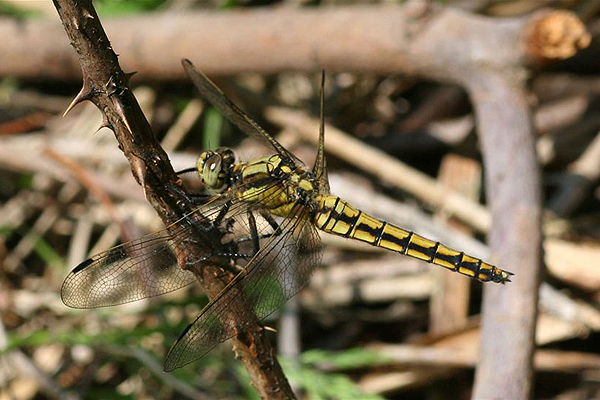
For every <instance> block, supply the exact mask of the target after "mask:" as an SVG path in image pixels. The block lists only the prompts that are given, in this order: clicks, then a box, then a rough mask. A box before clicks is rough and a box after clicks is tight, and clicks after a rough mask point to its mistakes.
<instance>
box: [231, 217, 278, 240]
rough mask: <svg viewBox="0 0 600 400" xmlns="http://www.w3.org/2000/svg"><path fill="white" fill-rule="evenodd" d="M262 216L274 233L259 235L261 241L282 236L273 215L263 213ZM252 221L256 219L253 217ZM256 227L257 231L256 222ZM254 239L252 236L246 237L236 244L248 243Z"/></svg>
mask: <svg viewBox="0 0 600 400" xmlns="http://www.w3.org/2000/svg"><path fill="white" fill-rule="evenodd" d="M260 216H261V217H263V218H264V219H265V221H267V223H268V224H269V225H270V226H271V228H272V229H273V232H271V233H263V234H260V235H257V237H258V239H259V240H260V239H268V238H270V237H274V236H279V235H280V234H281V227H280V226H279V224H278V223H277V221H275V219H274V218H273V216H272V215H271V214H268V213H266V212H264V211H261V213H260ZM252 219H253V220H254V217H252ZM254 225H255V229H256V221H255V220H254ZM251 229H252V228H251ZM253 239H254V238H253V236H252V235H250V237H244V238H240V239H238V240H236V243H238V244H239V243H244V242H248V241H250V240H253Z"/></svg>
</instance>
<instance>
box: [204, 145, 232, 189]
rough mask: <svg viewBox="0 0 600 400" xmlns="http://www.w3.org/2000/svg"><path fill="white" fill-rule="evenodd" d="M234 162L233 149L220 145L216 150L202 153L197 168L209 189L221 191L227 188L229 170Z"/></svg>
mask: <svg viewBox="0 0 600 400" xmlns="http://www.w3.org/2000/svg"><path fill="white" fill-rule="evenodd" d="M234 162H235V155H234V154H233V151H232V150H231V149H228V148H225V147H220V148H218V149H217V150H216V151H212V150H209V151H205V152H203V153H202V154H200V157H198V162H197V163H196V168H198V175H199V176H200V179H202V182H203V183H204V184H205V185H206V187H207V188H208V190H209V191H211V192H213V193H221V192H223V191H224V190H225V189H227V186H228V177H229V172H230V170H231V166H232V165H233V164H234Z"/></svg>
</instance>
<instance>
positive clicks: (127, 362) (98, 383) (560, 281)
mask: <svg viewBox="0 0 600 400" xmlns="http://www.w3.org/2000/svg"><path fill="white" fill-rule="evenodd" d="M364 3H369V4H378V3H380V2H377V1H370V2H348V1H343V2H336V1H326V2H314V1H304V0H282V1H281V0H280V1H264V0H208V1H193V0H127V1H116V0H105V1H95V2H94V5H95V6H96V8H97V11H98V13H99V15H100V17H101V19H102V22H103V23H104V24H105V27H106V31H107V35H108V36H109V38H110V39H111V40H113V37H112V33H113V32H115V34H116V36H118V37H120V38H121V40H122V41H123V42H122V43H127V45H125V44H124V45H123V47H124V48H127V49H129V50H131V49H135V50H136V51H139V53H134V54H121V56H122V57H123V58H121V61H122V67H123V69H124V70H125V71H126V72H128V71H131V70H134V69H139V70H140V73H139V74H138V75H136V76H134V77H133V78H132V79H131V81H130V84H131V87H132V88H133V90H134V93H135V96H136V98H137V99H138V101H139V102H140V104H141V106H142V109H143V110H144V113H145V115H146V117H147V118H148V120H149V121H150V123H151V125H152V128H153V130H154V132H155V133H156V135H157V137H158V139H159V140H160V141H161V144H162V145H163V147H164V148H165V150H166V151H167V152H168V154H169V157H170V159H171V161H172V163H173V166H174V169H175V170H180V169H183V168H188V167H193V166H194V165H195V160H196V157H197V156H198V154H199V153H200V152H201V151H202V150H205V149H215V148H217V147H219V146H228V147H232V148H233V149H234V150H235V151H236V153H237V154H238V156H239V158H240V159H241V160H249V159H252V158H254V157H257V156H261V155H264V154H266V152H267V151H268V150H265V149H264V148H263V147H261V146H260V145H259V144H257V143H256V142H254V141H252V140H251V139H248V138H247V137H245V136H244V135H243V134H242V133H241V132H239V131H238V130H237V129H236V128H235V127H233V126H232V125H231V124H230V123H229V122H228V121H226V120H224V118H223V117H222V116H221V115H220V114H219V113H218V112H217V111H216V110H215V109H213V108H212V107H211V106H210V105H207V104H206V103H205V102H204V101H203V100H202V99H200V98H199V96H197V94H196V92H195V89H194V88H193V85H192V84H191V82H189V81H187V80H186V79H185V77H184V75H183V71H182V69H181V67H180V60H179V59H169V58H166V57H164V55H163V54H162V53H161V52H160V51H159V49H161V46H162V45H164V44H162V43H158V42H157V43H155V44H154V45H152V46H156V47H155V49H157V51H156V52H155V53H150V54H147V53H144V52H147V51H148V49H149V48H150V49H151V48H153V47H152V46H150V47H147V45H146V44H139V46H138V47H136V43H138V41H139V43H146V42H142V39H141V38H138V37H135V33H136V32H139V30H138V29H135V26H141V27H143V28H141V29H142V30H143V29H146V30H147V32H148V35H149V36H152V35H155V37H164V38H166V40H168V41H171V42H169V45H172V46H174V47H176V46H179V44H178V43H177V40H176V38H172V37H169V33H168V32H169V31H168V30H167V31H165V32H162V34H161V32H152V30H153V26H154V25H152V22H151V21H152V18H154V17H156V16H160V18H161V21H168V20H169V16H170V15H182V14H185V15H189V16H191V15H193V14H194V13H199V14H202V13H206V12H219V13H220V12H223V13H226V12H238V13H241V14H240V15H243V13H244V12H247V11H249V10H251V9H255V8H259V7H260V8H262V9H286V8H289V9H297V8H309V9H311V10H313V11H314V12H319V10H321V9H322V8H325V7H329V8H331V7H332V6H342V5H354V4H364ZM384 3H390V2H384ZM391 3H396V2H391ZM402 3H403V2H398V4H402ZM422 3H423V4H425V3H428V2H426V1H423V2H422ZM430 4H432V5H434V6H436V7H449V8H454V9H457V10H461V12H464V13H469V14H474V15H481V16H485V17H487V18H490V19H496V20H498V21H501V20H505V19H506V20H508V19H514V20H518V19H519V18H526V17H527V16H529V15H532V13H535V12H536V11H538V10H540V9H542V8H545V7H552V8H554V9H560V10H569V11H571V12H573V13H574V15H576V16H577V17H578V18H579V19H580V20H581V21H582V22H583V23H584V24H585V27H586V29H587V31H589V33H590V34H591V44H590V45H589V47H587V49H585V50H582V51H580V52H578V53H577V54H576V55H575V56H574V57H563V58H565V59H564V60H556V61H552V62H540V63H538V64H535V65H530V66H529V68H530V69H529V72H530V76H529V77H528V81H527V82H528V83H527V90H528V92H527V104H528V105H529V106H530V107H531V112H532V117H533V125H534V128H535V133H536V138H535V140H536V149H537V156H538V160H539V163H540V165H541V167H542V169H543V175H542V178H543V189H544V207H545V211H544V221H543V230H544V235H545V238H544V243H543V248H544V273H543V283H542V286H541V289H540V314H539V317H538V327H537V334H536V343H537V346H538V348H539V349H540V351H539V352H538V356H539V357H538V359H536V373H535V387H534V393H533V397H534V398H547V399H591V398H598V397H600V354H599V353H600V346H598V343H600V334H599V333H598V332H599V330H600V307H599V306H600V186H599V185H598V178H599V176H600V135H599V131H600V108H599V104H600V96H599V95H600V77H599V76H598V67H599V66H600V65H599V63H598V60H600V57H599V53H598V52H599V48H598V45H597V43H598V41H597V37H598V34H599V33H600V2H598V1H597V0H556V1H550V0H539V1H529V0H515V1H486V0H480V1H475V0H446V1H440V2H436V1H432V2H430ZM120 21H121V22H120ZM123 21H128V22H127V23H126V24H124V23H123ZM129 23H131V25H128V24H129ZM135 24H140V25H135ZM144 24H145V25H144ZM129 26H130V27H131V31H130V32H129V31H128V30H127V28H128V27H129ZM162 26H163V25H161V27H162ZM119 29H121V30H123V32H124V33H123V32H120V33H118V34H117V31H118V30H119ZM231 29H232V30H234V29H235V27H231ZM157 30H158V27H157ZM44 32H47V36H46V35H45V34H44ZM10 35H21V36H20V38H19V39H18V40H17V37H16V36H15V37H14V38H11V36H10ZM61 35H62V37H61ZM161 35H162V36H161ZM23 36H30V37H31V38H30V39H31V41H30V42H28V43H35V41H36V40H37V41H38V42H39V46H40V47H43V48H48V47H54V46H57V47H61V46H62V47H64V46H67V45H68V39H67V37H66V34H65V33H64V30H63V29H62V27H61V25H60V20H59V19H58V16H57V13H56V10H55V9H54V7H53V5H52V3H51V2H50V1H19V0H11V1H7V0H1V1H0V37H2V39H1V40H2V41H4V45H0V60H2V61H0V63H1V64H4V65H5V67H3V68H0V400H4V399H46V398H73V399H77V398H81V399H133V398H135V399H175V398H177V399H179V398H206V399H216V398H223V399H234V398H256V397H257V395H256V392H255V390H254V389H253V388H252V387H251V386H250V384H249V378H248V376H247V373H246V372H245V370H244V368H243V366H242V365H241V363H240V362H239V361H238V360H236V359H235V358H234V354H233V353H232V351H231V345H230V343H229V342H226V343H225V344H223V345H221V346H219V347H218V348H215V349H214V350H213V351H212V352H210V353H209V354H208V355H207V356H205V357H203V358H202V359H201V360H199V361H197V362H195V363H193V364H190V365H189V366H187V367H185V368H181V369H179V370H176V371H174V372H173V373H169V374H167V373H163V372H162V361H163V359H164V356H165V353H166V351H167V350H168V349H169V347H170V346H171V344H172V343H173V341H174V340H175V339H176V338H177V337H178V336H179V334H180V332H181V331H182V330H183V328H184V327H185V326H186V325H187V324H188V323H189V322H190V321H193V320H194V319H195V318H196V317H197V315H198V314H199V312H200V310H201V309H202V307H203V306H204V305H205V304H206V303H207V298H206V296H205V295H204V294H203V292H202V290H201V288H200V285H191V286H189V287H186V288H184V289H181V290H178V291H176V292H173V293H170V294H168V295H164V296H160V297H157V298H151V299H146V300H143V301H138V302H135V303H131V304H126V305H123V306H117V307H108V308H103V309H97V310H83V311H82V310H73V309H69V308H67V307H66V306H64V305H63V304H62V302H61V300H60V294H59V293H60V287H61V283H62V281H63V279H64V277H65V276H66V274H67V273H68V272H69V271H70V270H71V269H72V268H73V267H74V266H75V265H77V264H78V263H80V262H81V261H82V260H84V259H85V258H87V257H88V256H89V255H92V254H96V253H98V252H100V251H103V250H106V249H108V248H110V247H112V246H114V245H117V244H119V243H121V242H123V241H126V240H131V239H134V238H136V237H139V236H141V235H143V234H146V233H150V232H153V231H156V230H160V229H162V228H163V226H162V223H161V221H160V219H159V218H158V217H157V215H156V213H155V211H154V210H153V209H152V207H151V206H150V205H149V204H148V203H146V202H145V200H144V194H143V192H142V190H141V188H140V187H139V186H138V185H137V183H136V182H135V181H134V180H133V179H132V175H131V172H130V168H129V165H128V164H127V162H126V160H125V158H124V157H123V155H122V153H121V151H120V150H119V149H118V147H117V142H116V140H115V138H114V136H113V134H112V132H111V131H110V130H108V129H106V128H101V129H98V128H99V127H100V126H101V123H102V117H101V114H100V112H99V111H98V110H97V109H96V108H95V107H94V106H93V105H92V104H91V103H83V104H81V105H78V106H77V107H75V108H74V109H73V110H72V111H71V112H69V113H68V114H67V115H66V116H65V117H63V116H62V113H63V112H64V111H65V109H66V108H67V107H68V105H69V103H70V102H71V100H72V99H73V97H74V96H75V94H76V93H77V92H78V91H79V89H80V87H81V76H80V72H79V69H77V68H76V67H73V65H75V66H77V64H76V58H75V53H74V51H72V49H69V50H70V51H71V53H73V54H72V57H73V59H74V60H75V63H73V62H72V61H68V60H62V59H59V58H54V59H48V58H47V57H46V58H44V57H43V54H41V53H42V52H39V53H40V55H39V57H38V58H37V59H36V58H35V57H36V56H37V55H38V54H37V53H38V50H36V48H34V47H30V48H22V49H18V51H22V52H23V58H22V60H21V59H19V58H18V57H14V54H15V53H14V52H13V53H11V54H13V56H11V58H10V60H8V59H7V58H6V55H3V54H2V51H3V50H2V49H7V48H8V47H9V46H11V45H13V46H16V44H15V43H21V42H20V41H21V40H24V39H23ZM153 37H154V36H153ZM588 39H589V38H588ZM55 40H56V42H55ZM214 40H216V41H218V38H215V39H214ZM113 45H114V47H115V51H116V52H117V53H120V52H122V51H123V50H122V48H120V46H119V43H117V42H116V41H113ZM3 46H4V47H3ZM62 47H61V48H62ZM13 50H14V49H13ZM129 50H128V51H129ZM190 51H192V50H190ZM224 51H225V50H224ZM251 53H252V52H251V50H250V51H249V54H250V55H249V56H248V64H249V65H250V66H249V67H247V68H246V70H244V71H243V72H241V73H237V72H238V71H235V68H230V69H229V70H227V68H224V69H223V70H219V67H218V62H217V61H215V62H214V63H213V64H211V63H210V62H205V63H208V67H207V70H206V72H207V73H208V74H209V75H210V76H211V77H214V78H215V81H216V83H217V84H218V85H219V87H221V88H222V89H223V91H224V92H225V93H226V94H227V95H228V96H229V97H230V98H231V99H232V100H233V101H234V102H235V103H236V104H238V105H239V106H240V107H241V108H242V109H244V110H246V111H247V112H248V113H249V114H250V115H251V116H252V117H253V118H255V119H256V120H257V121H258V122H259V123H260V124H261V125H262V126H263V127H265V129H266V130H267V131H268V132H271V133H273V134H274V136H276V137H277V139H278V140H280V141H281V143H282V144H283V145H284V146H285V147H287V148H288V149H289V150H291V151H292V152H293V153H294V154H296V155H297V156H298V157H299V158H300V159H302V160H303V161H305V162H306V163H307V164H308V165H312V163H313V160H314V156H315V154H316V148H315V146H314V142H315V139H316V137H317V133H318V132H317V130H312V131H311V130H309V131H308V132H305V130H303V129H302V126H299V125H303V126H305V127H306V126H309V125H310V123H314V122H315V121H318V115H319V97H318V96H319V78H320V74H319V68H318V66H315V68H314V71H313V72H294V71H291V70H284V69H280V70H278V67H277V66H275V67H273V68H272V70H271V71H269V72H268V73H264V72H263V73H257V72H252V71H251V69H252V67H251V65H252V64H253V62H254V61H253V60H252V57H251ZM185 56H187V57H189V58H190V59H192V60H194V57H195V54H193V53H192V54H187V55H185ZM127 57H130V58H138V61H139V60H143V61H140V63H143V64H144V66H143V67H140V65H128V64H127V62H126V60H127ZM215 57H217V56H215ZM273 57H275V58H276V57H277V55H273ZM124 58H125V60H124ZM32 60H34V61H32ZM35 60H37V61H35ZM205 61H206V60H205ZM20 62H22V63H23V65H22V66H20V65H19V63H20ZM153 62H156V65H153V64H152V63H153ZM61 63H63V64H62V65H63V67H61ZM165 64H168V67H165V68H163V67H162V65H165ZM31 65H37V67H36V68H30V66H31ZM11 68H12V71H14V72H12V73H11ZM161 68H162V69H161ZM238 69H244V68H238ZM300 69H301V70H303V71H306V68H300ZM171 71H177V72H173V73H171ZM232 71H233V72H235V73H232ZM325 104H326V111H325V114H326V121H327V123H328V124H329V126H328V128H327V130H326V132H327V131H328V130H333V129H335V128H337V130H339V131H335V138H334V139H332V143H331V144H330V143H328V142H327V140H328V139H327V138H328V136H327V133H326V148H327V149H328V150H329V151H331V153H328V155H327V157H328V158H327V160H328V168H329V173H330V180H331V189H332V192H333V193H335V194H337V195H339V196H340V197H342V198H345V199H346V200H348V201H349V202H350V203H351V204H353V205H355V206H357V207H358V208H361V209H363V210H364V211H365V212H368V213H371V214H374V215H376V216H377V217H380V218H382V219H384V220H387V221H390V222H393V223H396V224H398V225H400V226H402V227H403V228H406V229H409V230H414V231H415V232H418V233H419V234H421V235H423V236H426V237H429V238H431V239H435V240H439V241H441V242H443V243H445V244H447V245H449V246H451V247H454V248H457V249H461V250H464V251H465V252H468V253H470V254H473V255H475V256H478V257H482V258H485V257H488V256H489V249H488V247H487V246H486V244H485V233H486V228H485V227H483V228H482V223H480V222H479V221H478V220H477V218H478V217H477V216H476V215H473V220H472V221H468V218H467V221H465V220H464V218H463V219H462V220H461V221H458V220H456V219H455V218H452V216H451V215H449V213H448V212H447V211H445V210H444V208H443V207H440V206H439V204H435V202H433V203H432V202H428V201H427V199H426V198H425V199H423V196H422V195H419V194H418V193H413V192H411V189H410V188H411V187H414V186H415V185H416V186H417V187H418V186H419V185H422V186H424V187H427V185H436V184H439V185H443V187H444V188H447V190H448V191H453V192H456V193H460V194H461V195H462V196H464V197H466V198H468V199H470V200H471V202H472V204H476V205H482V206H485V205H486V204H487V200H486V198H485V194H484V189H485V182H484V179H483V173H484V166H483V164H482V159H481V153H480V146H479V139H478V136H477V134H476V129H477V127H476V119H475V117H474V113H473V109H472V104H471V103H470V100H469V96H468V94H467V92H466V91H465V90H464V89H463V88H462V87H461V86H458V85H454V84H450V83H442V82H438V81H432V80H424V79H422V78H418V77H416V76H414V75H406V74H400V73H396V74H391V73H389V72H388V71H381V73H365V72H361V73H357V72H353V71H343V69H342V68H337V70H336V71H330V72H329V71H328V72H327V81H326V87H325ZM297 118H300V120H299V121H300V123H297V122H296V123H294V122H293V121H298V119H297ZM334 127H335V128H334ZM350 141H352V143H354V141H357V143H358V144H359V145H360V146H362V147H361V149H362V150H361V151H360V152H349V151H348V150H347V149H346V148H345V147H346V146H345V145H344V143H349V142H350ZM330 145H331V148H329V146H330ZM365 154H368V155H369V157H371V158H372V157H373V155H375V156H376V158H375V159H366V158H365ZM384 161H385V162H386V165H389V166H390V168H391V169H390V170H389V171H388V173H389V174H390V176H385V174H382V172H381V171H380V170H378V169H377V164H378V163H380V162H384ZM406 169H408V171H411V173H412V172H418V173H416V174H414V176H413V175H410V179H415V181H413V185H412V186H410V185H409V186H403V184H402V179H403V176H399V175H398V173H399V172H398V171H405V170H406ZM392 175H393V176H392ZM185 183H186V185H187V186H188V187H190V188H193V187H194V184H195V183H196V182H195V177H194V176H193V175H191V176H187V177H186V178H185ZM483 225H484V224H483ZM322 239H323V242H324V245H325V246H324V256H323V263H322V265H321V266H320V268H319V269H318V270H317V271H316V272H315V274H314V276H313V278H312V280H311V282H310V284H309V285H308V286H307V287H306V288H305V289H303V290H302V291H301V293H300V294H299V295H298V296H296V297H295V298H294V299H292V300H291V301H290V302H289V303H288V304H287V305H286V307H285V308H284V309H283V310H281V311H280V312H278V313H276V314H275V315H272V316H271V317H269V319H268V320H267V321H266V322H265V325H267V326H270V327H273V328H274V329H275V330H276V332H273V333H272V334H271V336H272V339H273V342H274V343H276V344H277V346H278V349H279V352H280V353H281V354H282V357H281V360H282V361H281V362H282V364H283V366H284V370H285V373H286V375H287V376H288V378H289V379H290V381H291V383H292V385H293V386H294V388H295V389H296V390H297V391H298V393H299V394H300V396H301V397H303V398H311V399H350V398H355V399H379V398H390V399H400V398H402V399H467V398H469V397H470V395H471V390H472V385H473V376H474V372H473V371H474V367H475V365H476V363H477V354H478V353H477V351H478V350H477V349H478V343H477V340H478V339H477V337H478V335H479V327H480V311H481V306H480V304H481V298H482V284H481V283H479V282H475V281H471V280H469V279H466V278H464V277H462V276H455V275H456V274H452V273H451V272H449V271H446V270H444V269H443V268H440V267H436V266H430V265H428V264H425V263H423V262H420V261H418V260H413V259H409V258H408V257H403V256H400V255H397V254H393V253H389V252H385V251H382V250H378V249H375V248H372V247H370V246H366V245H365V246H363V245H361V244H360V243H358V244H357V243H356V242H354V241H345V240H343V239H339V238H335V237H331V236H328V235H322ZM507 269H509V270H510V268H507Z"/></svg>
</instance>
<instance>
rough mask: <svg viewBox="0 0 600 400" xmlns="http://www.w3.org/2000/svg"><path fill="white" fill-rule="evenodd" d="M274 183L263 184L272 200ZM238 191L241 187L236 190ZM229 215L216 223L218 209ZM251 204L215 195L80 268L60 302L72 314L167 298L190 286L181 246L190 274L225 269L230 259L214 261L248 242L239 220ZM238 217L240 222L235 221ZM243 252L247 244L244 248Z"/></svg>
mask: <svg viewBox="0 0 600 400" xmlns="http://www.w3.org/2000/svg"><path fill="white" fill-rule="evenodd" d="M277 187H278V181H275V180H274V181H273V182H271V184H265V185H264V187H263V190H270V191H271V192H272V195H273V196H278V195H279V194H280V192H279V190H274V189H273V188H277ZM240 188H243V187H240ZM226 204H229V209H228V212H227V213H226V215H225V216H223V218H222V221H221V223H219V224H215V220H216V219H217V218H218V216H219V214H220V213H221V212H222V210H223V207H224V206H225V205H226ZM253 207H255V206H254V205H252V204H251V203H246V202H244V201H240V199H238V198H235V197H233V196H232V195H226V194H223V195H220V196H218V197H215V198H213V199H210V200H209V201H208V202H207V203H206V204H205V205H203V206H201V207H199V208H198V209H197V210H195V211H193V212H191V213H190V214H188V215H186V216H184V217H183V218H181V219H180V220H179V221H177V222H175V223H174V224H173V225H171V226H170V227H168V228H167V229H165V230H162V231H159V232H155V233H152V234H149V235H146V236H144V237H142V238H139V239H136V240H133V241H131V242H128V243H125V244H122V245H120V246H116V247H113V248H112V249H109V250H107V251H105V252H103V253H100V254H97V255H95V256H93V257H91V258H89V259H87V260H85V261H83V262H82V263H81V264H79V265H78V266H77V267H75V268H74V269H73V270H72V271H71V272H70V273H69V275H68V276H67V277H66V279H65V281H64V283H63V286H62V289H61V297H62V300H63V302H64V303H65V304H66V305H67V306H69V307H73V308H96V307H106V306H111V305H117V304H123V303H128V302H132V301H136V300H141V299H144V298H147V297H152V296H158V295H161V294H164V293H168V292H171V291H173V290H176V289H179V288H181V287H183V286H186V285H188V284H190V283H192V282H193V281H194V280H195V275H194V274H193V273H192V272H190V271H189V270H188V269H182V268H181V267H180V266H178V263H177V258H176V254H177V253H178V252H179V251H180V250H181V247H182V245H183V244H184V243H185V245H186V249H190V248H193V250H194V254H193V255H190V254H186V255H187V260H188V262H189V263H190V264H191V265H188V267H190V268H192V267H193V268H202V266H203V263H205V262H207V261H208V262H210V264H211V266H213V267H218V266H219V265H222V266H223V267H224V268H225V267H227V266H228V265H229V264H230V263H231V258H228V257H218V255H219V254H223V253H227V252H231V251H233V250H235V249H233V248H232V246H231V243H235V242H236V241H237V240H238V239H239V238H242V239H245V238H248V237H249V236H251V234H250V232H249V227H248V225H247V223H246V222H245V219H244V217H245V216H246V213H247V211H248V210H249V209H252V208H253ZM237 215H241V216H242V217H240V218H236V216H237ZM243 243H244V245H242V246H241V247H242V248H243V249H242V250H240V251H237V252H238V253H239V252H244V251H246V249H247V248H248V243H249V242H247V241H246V242H243Z"/></svg>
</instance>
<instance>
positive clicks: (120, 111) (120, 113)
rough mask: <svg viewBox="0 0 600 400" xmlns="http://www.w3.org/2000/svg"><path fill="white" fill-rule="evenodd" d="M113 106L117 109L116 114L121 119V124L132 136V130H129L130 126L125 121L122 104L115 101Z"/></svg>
mask: <svg viewBox="0 0 600 400" xmlns="http://www.w3.org/2000/svg"><path fill="white" fill-rule="evenodd" d="M114 105H115V107H116V108H117V110H118V114H119V116H120V117H121V120H122V121H123V123H124V124H125V127H126V128H127V130H128V131H129V133H131V134H133V130H132V129H131V126H130V125H129V121H128V120H127V116H126V115H125V111H124V110H123V104H121V102H120V101H115V102H114Z"/></svg>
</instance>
